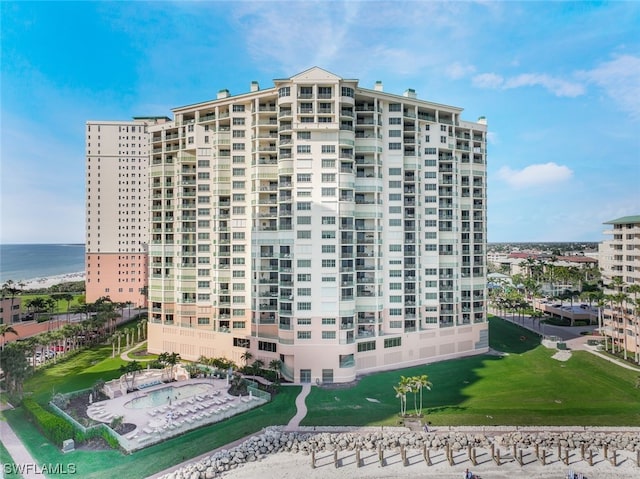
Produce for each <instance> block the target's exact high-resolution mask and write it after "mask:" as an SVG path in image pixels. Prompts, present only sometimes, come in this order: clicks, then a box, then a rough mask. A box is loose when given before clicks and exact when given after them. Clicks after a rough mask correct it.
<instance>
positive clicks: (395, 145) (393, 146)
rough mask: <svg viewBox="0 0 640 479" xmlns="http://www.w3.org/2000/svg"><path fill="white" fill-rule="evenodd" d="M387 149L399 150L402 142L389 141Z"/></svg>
mask: <svg viewBox="0 0 640 479" xmlns="http://www.w3.org/2000/svg"><path fill="white" fill-rule="evenodd" d="M389 149H390V150H401V149H402V143H389Z"/></svg>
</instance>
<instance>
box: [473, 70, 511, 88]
mask: <svg viewBox="0 0 640 479" xmlns="http://www.w3.org/2000/svg"><path fill="white" fill-rule="evenodd" d="M471 82H472V83H473V86H475V87H478V88H500V87H501V86H502V85H504V78H502V77H501V76H500V75H496V74H495V73H481V74H479V75H476V76H474V77H473V79H472V80H471Z"/></svg>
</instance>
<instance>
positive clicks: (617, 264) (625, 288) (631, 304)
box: [599, 215, 640, 361]
mask: <svg viewBox="0 0 640 479" xmlns="http://www.w3.org/2000/svg"><path fill="white" fill-rule="evenodd" d="M605 224H606V225H610V226H611V229H609V230H606V231H604V234H605V235H608V236H609V238H610V239H608V240H606V241H603V242H602V243H600V248H599V257H600V268H601V271H602V279H603V283H604V284H605V285H606V287H607V291H606V293H607V294H608V295H609V301H607V304H606V305H605V307H604V311H603V321H604V324H603V326H604V329H603V333H604V334H605V335H606V336H608V337H609V338H610V340H611V341H612V343H613V344H614V348H615V349H619V350H626V351H628V352H631V353H633V354H634V355H635V359H636V361H640V339H639V336H640V320H639V314H638V312H639V309H640V308H639V307H640V304H638V299H640V291H636V288H638V286H640V215H636V216H625V217H623V218H618V219H615V220H611V221H607V222H606V223H605Z"/></svg>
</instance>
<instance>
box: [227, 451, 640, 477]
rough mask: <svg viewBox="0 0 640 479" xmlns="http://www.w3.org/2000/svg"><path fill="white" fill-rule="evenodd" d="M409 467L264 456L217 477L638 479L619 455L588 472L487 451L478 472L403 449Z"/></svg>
mask: <svg viewBox="0 0 640 479" xmlns="http://www.w3.org/2000/svg"><path fill="white" fill-rule="evenodd" d="M406 454H407V459H408V462H409V465H407V466H404V465H403V464H402V460H401V456H400V452H399V451H394V452H390V451H388V452H387V454H386V455H385V461H386V465H385V466H384V467H381V466H380V464H379V461H378V455H377V452H376V451H362V452H361V453H360V459H361V461H362V465H361V467H356V463H355V452H354V451H341V452H339V453H338V459H339V467H337V468H336V467H335V465H334V461H333V452H326V451H324V452H322V453H318V454H317V455H316V468H315V469H314V468H312V467H311V456H310V455H304V454H302V453H298V454H294V453H287V452H283V453H278V454H273V455H269V456H267V457H266V458H265V459H263V460H262V461H259V462H251V463H247V464H245V465H243V466H240V467H238V468H237V469H234V470H231V471H229V472H226V473H224V474H222V475H221V477H224V478H232V479H254V478H256V477H259V478H260V479H294V478H299V477H304V478H305V479H325V478H344V477H349V478H355V479H365V478H380V479H381V478H407V479H408V478H416V477H429V478H436V479H462V478H463V477H464V472H465V470H466V469H467V468H468V469H469V470H470V471H471V472H473V473H474V474H476V475H477V476H479V477H480V478H482V479H513V478H514V477H526V478H528V479H552V478H553V479H564V478H566V477H567V474H568V473H569V471H570V470H571V471H573V472H574V473H576V474H577V473H582V475H583V477H584V478H585V479H629V478H632V477H640V468H639V467H637V466H636V463H635V458H636V453H635V452H629V451H619V452H618V465H617V466H615V467H614V466H613V464H611V462H610V461H609V460H607V459H605V458H604V456H603V455H602V451H599V453H598V454H597V455H594V457H593V461H594V465H593V466H589V464H588V463H587V461H583V460H582V459H581V456H580V451H576V450H573V451H571V455H570V459H569V465H565V464H564V462H563V461H561V460H559V459H558V457H557V456H556V455H555V451H547V455H548V458H547V464H546V465H544V466H543V465H542V464H541V463H540V461H539V460H538V459H536V456H535V453H534V451H533V450H528V451H525V452H524V456H523V462H524V465H523V466H520V464H519V463H517V462H516V461H515V460H514V459H513V457H512V456H511V455H510V454H507V451H506V450H504V449H503V451H502V454H503V455H504V457H503V458H502V461H504V463H503V464H502V465H500V466H498V465H497V464H496V462H495V461H494V460H493V459H491V457H490V452H489V450H488V449H485V450H482V449H477V452H476V454H477V455H476V459H477V462H478V465H477V466H473V465H472V464H471V462H470V461H469V459H468V457H467V452H466V450H465V451H459V452H457V453H454V465H453V466H451V465H450V464H449V462H448V461H447V459H446V456H445V453H444V451H443V450H441V451H433V452H432V453H431V461H432V465H431V466H427V465H426V464H425V462H424V459H423V457H422V452H421V451H418V450H415V449H407V453H406Z"/></svg>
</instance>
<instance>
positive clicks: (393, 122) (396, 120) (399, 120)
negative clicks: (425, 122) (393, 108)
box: [389, 118, 402, 125]
mask: <svg viewBox="0 0 640 479" xmlns="http://www.w3.org/2000/svg"><path fill="white" fill-rule="evenodd" d="M389 124H390V125H402V118H389Z"/></svg>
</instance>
